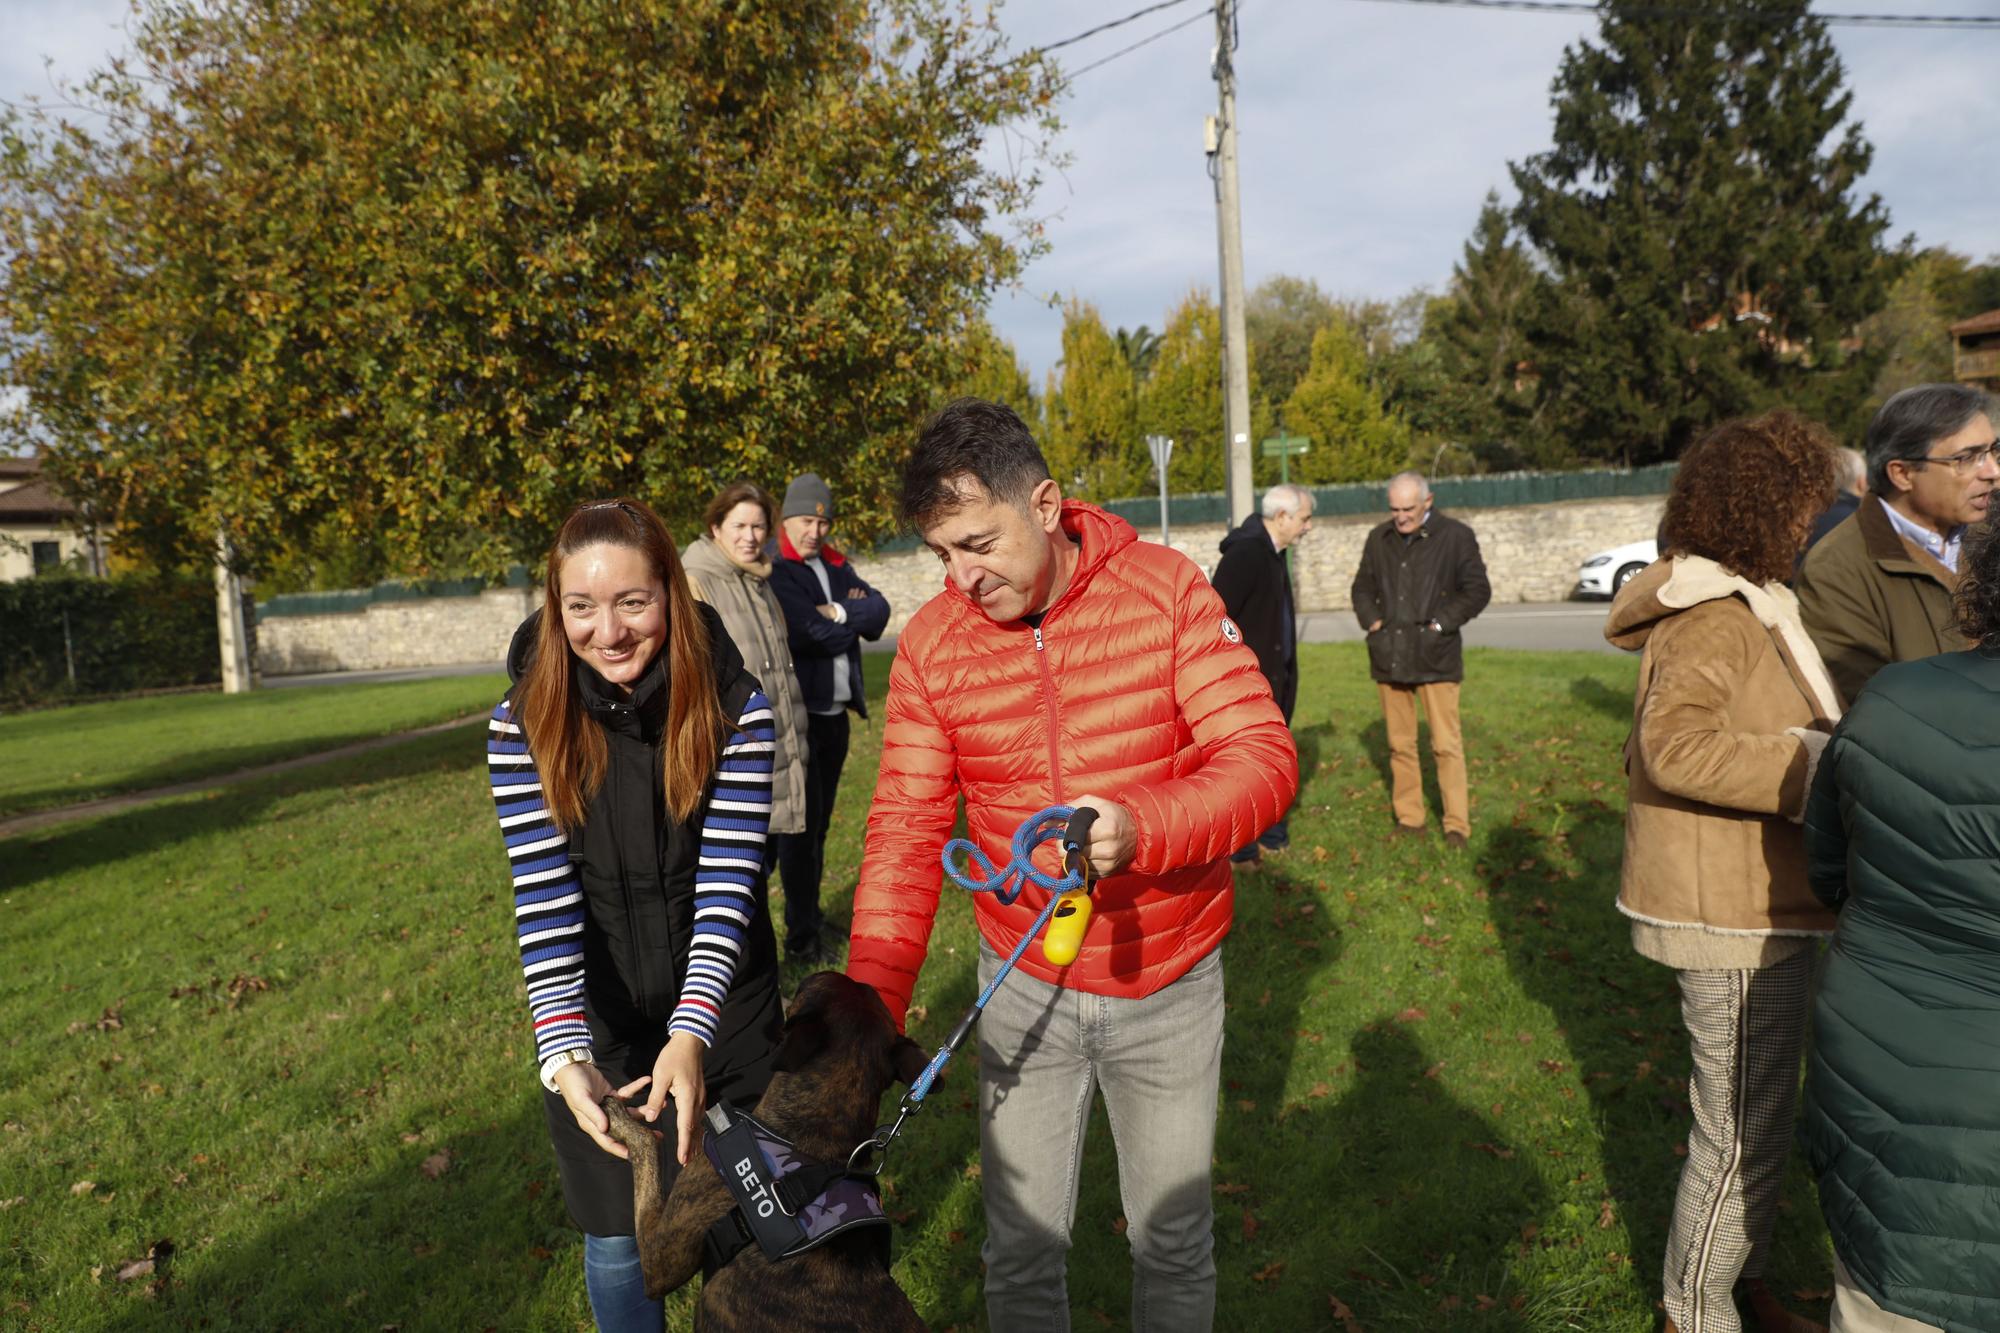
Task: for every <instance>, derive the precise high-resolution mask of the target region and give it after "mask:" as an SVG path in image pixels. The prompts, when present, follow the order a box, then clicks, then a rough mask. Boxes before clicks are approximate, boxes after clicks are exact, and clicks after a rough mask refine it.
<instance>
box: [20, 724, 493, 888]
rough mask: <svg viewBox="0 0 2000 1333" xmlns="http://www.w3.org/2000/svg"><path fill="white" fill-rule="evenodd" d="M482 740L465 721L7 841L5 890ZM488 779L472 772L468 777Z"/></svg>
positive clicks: (464, 758)
mask: <svg viewBox="0 0 2000 1333" xmlns="http://www.w3.org/2000/svg"><path fill="white" fill-rule="evenodd" d="M483 737H484V732H483V730H482V729H481V727H480V725H479V724H478V723H475V722H468V723H467V724H466V725H465V726H463V727H455V728H453V729H452V730H450V731H443V732H438V733H436V734H434V735H430V736H424V737H419V738H418V739H416V740H412V741H408V742H406V743H403V744H398V745H391V746H385V747H384V748H382V749H380V750H376V751H374V752H372V753H369V754H366V755H359V756H356V757H355V758H352V759H344V760H337V761H335V762H332V763H328V764H323V765H319V766H317V767H313V768H305V769H299V770H297V771H295V772H291V773H285V774H280V775H278V776H277V777H273V778H267V779H264V780H262V781H259V782H248V783H240V784H237V785H234V786H229V787H219V788H216V789H214V790H212V791H209V792H204V793H201V794H199V795H195V796H185V797H173V798H169V799H167V800H165V801H162V802H159V803H157V804H153V805H144V806H139V807H137V808H135V809H131V810H124V811H120V812H118V813H116V814H111V815H105V816H102V817H99V818H96V819H82V820H77V821H74V822H71V823H64V824H58V825H56V826H55V827H54V828H50V829H46V830H43V831H39V832H34V833H25V834H22V835H20V836H18V837H14V838H9V839H7V840H6V843H5V847H6V855H5V856H4V857H0V867H4V869H0V889H7V890H13V889H27V888H33V887H34V886H35V885H37V884H39V883H41V882H43V881H44V880H50V879H56V878H59V877H61V876H64V875H68V874H74V873H77V872H80V871H87V870H91V869H94V868H97V867H100V866H110V865H114V864H116V863H118V862H121V861H125V860H127V859H130V858H136V857H140V856H144V855H146V854H148V853H151V852H156V851H160V850H162V849H164V848H167V847H171V846H173V845H174V844H175V843H178V842H181V841H182V840H184V839H187V838H193V837H199V836H201V835H204V834H210V833H221V832H228V831H230V830H233V829H242V828H248V827H249V826H250V825H252V824H255V823H257V822H258V821H259V820H261V819H263V818H265V817H266V815H268V813H269V812H270V809H271V807H272V806H273V805H275V804H276V803H278V802H279V801H281V800H283V799H285V798H288V797H293V796H297V795H299V794H301V793H305V792H313V791H321V790H328V789H335V788H344V787H349V786H354V785H357V784H360V783H373V782H380V781H387V780H394V779H400V778H408V777H419V776H423V775H426V774H437V773H448V772H454V771H459V770H464V769H466V768H467V767H468V766H469V765H471V764H473V763H475V762H479V761H480V760H481V754H480V748H479V747H480V746H481V745H482V744H483ZM483 780H484V779H483V778H481V777H477V776H474V775H469V776H468V777H467V781H483Z"/></svg>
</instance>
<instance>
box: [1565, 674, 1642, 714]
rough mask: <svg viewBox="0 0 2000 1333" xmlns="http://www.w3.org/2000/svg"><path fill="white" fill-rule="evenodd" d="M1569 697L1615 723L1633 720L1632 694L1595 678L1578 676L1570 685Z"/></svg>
mask: <svg viewBox="0 0 2000 1333" xmlns="http://www.w3.org/2000/svg"><path fill="white" fill-rule="evenodd" d="M1569 696H1570V698H1572V699H1574V700H1576V701H1577V702H1578V703H1580V704H1582V705H1583V706H1584V707H1586V708H1590V709H1593V710H1595V711H1597V712H1599V713H1602V714H1603V715H1604V716H1606V717H1608V718H1610V719H1611V720H1613V721H1614V722H1627V723H1629V722H1630V721H1631V720H1632V692H1631V691H1630V690H1625V689H1613V688H1612V687H1611V686H1609V685H1606V684H1605V683H1604V682H1603V681H1601V680H1599V679H1597V677H1595V676H1577V677H1576V678H1574V679H1573V680H1571V681H1570V683H1569Z"/></svg>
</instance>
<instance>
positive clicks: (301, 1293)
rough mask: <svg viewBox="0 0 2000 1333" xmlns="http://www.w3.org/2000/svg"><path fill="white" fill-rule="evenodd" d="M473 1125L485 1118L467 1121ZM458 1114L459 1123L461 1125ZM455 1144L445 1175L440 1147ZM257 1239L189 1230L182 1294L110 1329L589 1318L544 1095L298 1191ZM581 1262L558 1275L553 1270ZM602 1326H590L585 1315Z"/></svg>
mask: <svg viewBox="0 0 2000 1333" xmlns="http://www.w3.org/2000/svg"><path fill="white" fill-rule="evenodd" d="M467 1119H468V1120H471V1119H473V1117H468V1118H467ZM449 1123H450V1122H447V1124H449ZM440 1152H442V1153H445V1154H448V1159H449V1161H448V1165H447V1166H446V1167H445V1169H444V1170H443V1172H442V1173H441V1174H439V1175H438V1176H437V1177H436V1178H435V1179H433V1178H431V1177H430V1176H428V1175H426V1173H425V1165H424V1164H425V1162H426V1160H427V1159H429V1160H431V1161H435V1160H436V1159H435V1157H434V1156H433V1154H437V1153H440ZM291 1188H292V1189H293V1190H295V1191H298V1192H302V1193H309V1194H310V1195H311V1200H312V1201H311V1203H310V1204H308V1205H306V1206H304V1207H303V1208H300V1209H297V1210H294V1209H292V1208H291V1207H290V1206H289V1205H288V1203H287V1202H286V1201H284V1200H277V1201H273V1202H272V1203H271V1207H272V1210H273V1212H274V1213H275V1214H277V1215H278V1216H279V1217H281V1218H282V1220H279V1221H275V1222H273V1223H272V1224H270V1225H269V1226H266V1227H265V1228H263V1229H262V1230H260V1231H257V1232H255V1233H254V1234H248V1235H218V1236H215V1237H209V1238H198V1237H193V1236H188V1237H176V1238H175V1239H176V1240H177V1241H178V1242H179V1244H180V1253H179V1254H177V1255H176V1256H175V1257H174V1259H173V1260H172V1263H171V1265H170V1267H169V1270H168V1274H169V1282H168V1289H167V1290H166V1291H164V1292H162V1293H161V1294H160V1295H159V1296H157V1297H154V1298H147V1297H146V1296H144V1294H143V1289H144V1287H145V1284H144V1283H140V1282H134V1283H132V1284H130V1286H129V1287H128V1288H127V1289H126V1290H127V1291H129V1292H130V1301H129V1303H128V1304H127V1305H126V1306H125V1308H124V1309H123V1310H121V1311H119V1312H117V1313H116V1314H114V1315H113V1316H112V1317H111V1318H109V1319H107V1320H106V1321H105V1323H104V1324H103V1325H102V1327H103V1328H105V1329H107V1330H117V1331H118V1333H127V1331H130V1333H139V1330H154V1329H182V1328H189V1329H192V1328H270V1329H276V1328H286V1329H356V1328H369V1329H377V1328H389V1327H400V1328H402V1329H408V1330H415V1329H479V1328H553V1327H574V1326H576V1325H577V1323H578V1320H577V1318H576V1317H575V1316H569V1317H567V1318H565V1316H566V1315H569V1312H570V1311H572V1310H573V1311H576V1312H577V1314H581V1312H582V1309H583V1306H582V1286H583V1248H582V1238H581V1236H580V1235H579V1234H578V1233H577V1232H576V1231H575V1230H573V1229H572V1228H571V1226H570V1224H569V1221H568V1218H567V1217H566V1216H565V1214H564V1211H563V1204H562V1195H561V1190H560V1188H559V1186H558V1185H557V1183H556V1167H555V1160H554V1158H553V1156H552V1155H551V1152H550V1149H549V1144H548V1135H547V1131H546V1129H545V1128H544V1126H543V1121H542V1115H541V1108H540V1105H539V1098H537V1097H532V1096H530V1095H529V1094H528V1093H526V1092H523V1093H522V1094H521V1096H520V1097H519V1098H518V1099H517V1101H516V1102H515V1104H511V1105H509V1106H507V1107H505V1108H502V1114H501V1116H500V1117H499V1118H498V1119H496V1120H492V1121H486V1122H483V1123H459V1124H457V1125H455V1126H453V1128H452V1131H451V1132H449V1133H447V1134H444V1135H440V1136H438V1137H437V1138H435V1139H432V1140H428V1141H425V1142H422V1143H415V1144H411V1145H409V1146H407V1147H406V1148H405V1149H404V1150H403V1151H402V1152H401V1153H399V1154H397V1158H396V1161H395V1163H394V1164H393V1165H391V1166H388V1167H383V1168H378V1169H376V1170H374V1171H372V1172H369V1173H366V1174H354V1175H347V1174H341V1173H333V1174H330V1175H329V1176H328V1177H327V1178H325V1179H324V1180H311V1181H309V1182H305V1183H298V1184H294V1185H292V1186H291ZM552 1265H556V1266H562V1265H567V1266H568V1267H569V1268H570V1269H571V1270H572V1272H571V1273H570V1274H569V1275H568V1277H567V1279H565V1280H563V1281H556V1280H554V1278H553V1275H552V1273H551V1266H552ZM583 1322H584V1323H586V1325H587V1320H585V1321H583Z"/></svg>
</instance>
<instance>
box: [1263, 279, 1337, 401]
mask: <svg viewBox="0 0 2000 1333" xmlns="http://www.w3.org/2000/svg"><path fill="white" fill-rule="evenodd" d="M1339 315H1340V307H1339V306H1338V305H1336V304H1335V302H1334V300H1333V298H1332V297H1330V296H1328V295H1327V294H1326V293H1325V292H1323V291H1321V290H1320V288H1319V284H1318V283H1317V282H1314V281H1313V280H1312V279H1311V278H1293V277H1288V276H1286V275H1285V274H1282V273H1281V274H1278V275H1276V276H1275V277H1270V278H1266V279H1265V280H1264V281H1263V282H1260V283H1258V284H1257V286H1256V288H1255V289H1254V290H1252V291H1251V293H1250V295H1249V297H1248V298H1247V299H1246V300H1245V301H1244V302H1243V327H1244V331H1245V333H1246V335H1247V336H1248V338H1249V340H1250V348H1249V351H1250V366H1251V370H1252V372H1253V373H1254V374H1255V375H1256V376H1257V379H1258V381H1259V382H1260V383H1261V384H1262V385H1263V388H1264V393H1265V395H1266V397H1267V398H1268V400H1269V401H1270V402H1273V403H1283V402H1284V401H1285V400H1286V399H1288V398H1290V397H1291V396H1292V387H1293V386H1294V385H1296V384H1297V383H1298V382H1299V380H1300V379H1301V378H1302V377H1303V376H1304V375H1305V373H1306V367H1307V366H1308V365H1309V364H1311V362H1312V345H1313V335H1315V334H1317V333H1318V332H1319V331H1320V330H1321V329H1323V328H1325V327H1326V326H1327V325H1329V324H1331V323H1333V322H1334V320H1335V319H1336V318H1338V317H1339Z"/></svg>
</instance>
